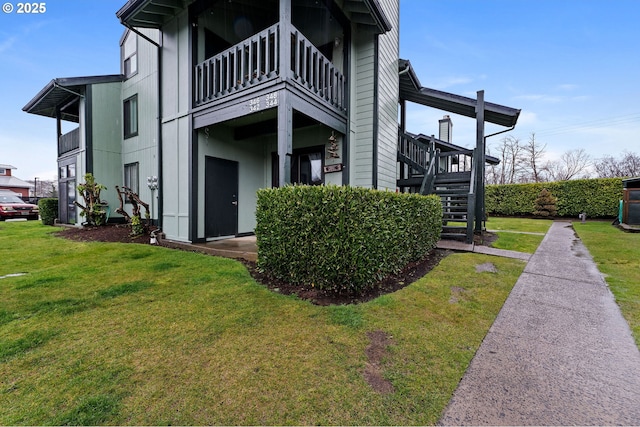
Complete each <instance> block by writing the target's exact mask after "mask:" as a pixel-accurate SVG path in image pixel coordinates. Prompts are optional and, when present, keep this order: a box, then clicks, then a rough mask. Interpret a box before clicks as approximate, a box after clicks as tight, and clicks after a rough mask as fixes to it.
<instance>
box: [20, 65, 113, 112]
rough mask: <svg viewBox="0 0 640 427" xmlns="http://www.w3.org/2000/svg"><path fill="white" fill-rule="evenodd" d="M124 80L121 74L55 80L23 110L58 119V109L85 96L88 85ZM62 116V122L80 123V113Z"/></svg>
mask: <svg viewBox="0 0 640 427" xmlns="http://www.w3.org/2000/svg"><path fill="white" fill-rule="evenodd" d="M122 80H124V76H123V75H121V74H117V75H108V76H90V77H70V78H58V79H53V80H51V81H50V82H49V83H48V84H47V85H46V86H45V87H44V88H42V90H40V92H38V94H37V95H36V96H35V97H34V98H33V99H32V100H31V101H29V102H28V103H27V105H25V106H24V107H23V108H22V111H25V112H27V113H31V114H37V115H40V116H45V117H56V110H57V108H58V107H65V106H67V105H69V104H70V103H71V102H72V101H73V100H75V99H77V98H80V97H82V96H84V93H85V90H86V87H87V86H88V85H92V84H98V83H112V82H121V81H122ZM60 114H61V117H60V118H61V119H62V120H67V121H71V122H76V123H77V122H78V112H77V111H75V110H69V111H61V112H60Z"/></svg>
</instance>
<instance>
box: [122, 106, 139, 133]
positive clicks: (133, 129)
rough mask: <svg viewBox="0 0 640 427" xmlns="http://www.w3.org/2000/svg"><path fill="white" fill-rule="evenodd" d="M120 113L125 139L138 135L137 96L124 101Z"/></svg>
mask: <svg viewBox="0 0 640 427" xmlns="http://www.w3.org/2000/svg"><path fill="white" fill-rule="evenodd" d="M122 111H123V115H124V117H123V123H124V137H125V139H126V138H131V137H132V136H136V135H138V95H133V96H132V97H131V98H127V99H125V100H124V102H123V104H122Z"/></svg>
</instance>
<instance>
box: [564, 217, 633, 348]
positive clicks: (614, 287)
mask: <svg viewBox="0 0 640 427" xmlns="http://www.w3.org/2000/svg"><path fill="white" fill-rule="evenodd" d="M573 227H574V228H575V230H576V232H577V233H578V236H580V239H581V240H582V242H583V243H584V244H585V246H586V247H587V248H588V249H589V252H590V253H591V256H592V257H593V258H594V260H595V262H596V263H597V265H598V269H599V270H600V271H601V272H602V273H604V274H605V275H606V281H607V283H608V284H609V288H610V289H611V292H613V295H614V296H615V298H616V302H617V303H618V305H619V306H620V310H621V311H622V314H623V315H624V317H625V319H627V322H629V325H630V327H631V330H632V332H633V336H634V338H635V340H636V344H637V345H638V347H640V233H625V232H623V231H622V230H620V229H618V228H616V227H614V226H612V225H611V224H610V222H599V221H592V222H587V223H585V224H582V223H579V222H574V223H573Z"/></svg>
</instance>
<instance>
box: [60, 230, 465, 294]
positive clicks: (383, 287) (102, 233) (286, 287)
mask: <svg viewBox="0 0 640 427" xmlns="http://www.w3.org/2000/svg"><path fill="white" fill-rule="evenodd" d="M58 235H60V236H61V237H64V238H66V239H70V240H76V241H81V242H92V241H93V242H120V243H139V244H147V245H148V244H149V240H150V234H149V233H146V234H143V235H141V236H136V237H131V227H130V226H128V225H125V224H117V225H107V226H101V227H66V228H63V229H62V230H61V231H60V232H59V233H58ZM451 253H452V252H451V251H447V250H441V249H434V250H433V251H431V253H430V254H429V255H427V256H426V257H425V258H424V259H422V260H420V261H418V262H414V263H411V264H409V265H407V266H406V267H405V268H404V269H403V270H402V271H400V272H399V273H398V274H394V275H389V276H387V277H386V278H385V279H383V280H381V281H380V282H378V283H376V284H375V286H373V287H372V288H371V289H370V290H369V291H367V292H364V293H362V294H359V295H351V294H335V293H331V292H324V291H321V290H318V289H315V288H313V287H311V286H304V285H303V286H301V285H292V284H290V283H287V282H284V281H281V280H277V279H274V278H272V277H269V276H268V275H266V274H264V273H261V272H260V271H258V269H257V268H256V264H255V263H254V262H250V261H242V262H243V263H244V265H245V266H246V268H247V270H248V271H249V273H250V274H251V276H252V277H253V278H254V279H255V280H256V281H257V282H258V283H261V284H263V285H264V286H266V287H267V288H269V289H271V290H272V291H274V292H279V293H281V294H285V295H296V296H297V297H298V298H301V299H304V300H308V301H310V302H312V303H314V304H317V305H339V304H357V303H362V302H366V301H370V300H372V299H375V298H377V297H379V296H381V295H385V294H388V293H392V292H395V291H397V290H400V289H402V288H404V287H406V286H408V285H410V284H411V283H413V282H415V281H416V280H418V279H420V278H421V277H423V276H424V275H425V274H427V273H428V272H429V271H431V270H432V269H433V268H434V267H435V266H436V265H438V263H439V262H440V261H441V260H442V259H443V258H445V257H446V256H447V255H449V254H451Z"/></svg>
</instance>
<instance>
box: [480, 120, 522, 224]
mask: <svg viewBox="0 0 640 427" xmlns="http://www.w3.org/2000/svg"><path fill="white" fill-rule="evenodd" d="M515 128H516V125H513V126H511V127H510V128H509V129H504V130H501V131H499V132H496V133H492V134H490V135H487V136H485V137H484V149H485V151H486V149H487V138H491V137H492V136H496V135H500V134H501V133H506V132H511V131H512V130H514V129H515ZM485 161H486V160H485ZM485 178H486V177H484V176H483V177H482V194H483V196H484V194H485V188H486V185H487V182H486V179H485ZM483 205H484V203H483ZM485 209H486V206H485ZM486 218H487V216H486V215H485V212H483V216H482V222H483V223H484V224H483V227H482V228H483V229H485V230H486V229H487V219H486Z"/></svg>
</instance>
